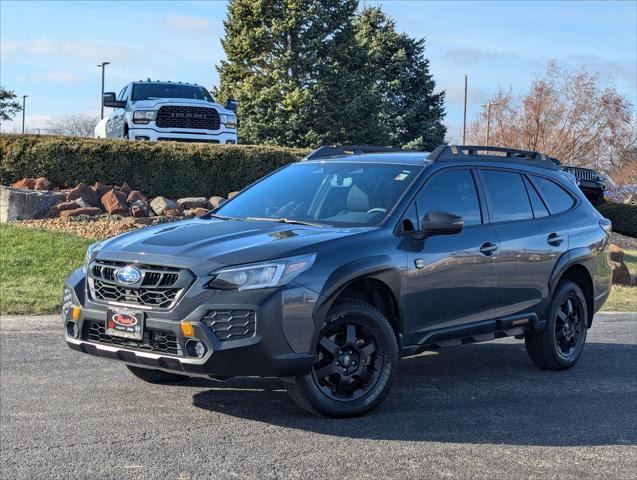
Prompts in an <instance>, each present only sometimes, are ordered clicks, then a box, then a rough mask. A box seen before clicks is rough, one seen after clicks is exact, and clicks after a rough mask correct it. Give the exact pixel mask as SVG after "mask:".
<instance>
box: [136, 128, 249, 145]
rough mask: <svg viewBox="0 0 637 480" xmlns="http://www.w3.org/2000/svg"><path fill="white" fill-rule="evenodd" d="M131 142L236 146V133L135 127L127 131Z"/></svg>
mask: <svg viewBox="0 0 637 480" xmlns="http://www.w3.org/2000/svg"><path fill="white" fill-rule="evenodd" d="M128 137H129V138H130V139H131V140H146V141H151V142H156V141H157V140H172V141H178V142H206V143H220V144H224V145H225V144H236V143H237V132H236V130H234V131H229V130H222V131H219V132H217V131H213V130H194V129H188V128H182V129H179V131H176V130H174V129H166V128H156V127H153V126H148V125H144V126H135V127H134V128H131V129H130V130H129V131H128Z"/></svg>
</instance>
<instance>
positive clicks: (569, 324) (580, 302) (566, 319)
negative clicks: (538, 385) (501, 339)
mask: <svg viewBox="0 0 637 480" xmlns="http://www.w3.org/2000/svg"><path fill="white" fill-rule="evenodd" d="M588 315H589V312H588V308H587V306H586V299H585V298H584V294H583V293H582V289H581V288H580V287H579V286H578V285H577V284H576V283H573V282H571V281H568V280H563V281H561V282H560V283H559V284H558V286H557V288H556V290H555V293H554V294H553V298H552V300H551V304H550V306H549V313H548V318H547V323H546V327H545V329H544V331H543V332H537V333H529V334H527V335H526V337H525V343H526V351H527V353H528V354H529V357H530V358H531V360H532V361H533V363H535V364H536V365H537V366H538V367H540V368H542V369H545V370H564V369H567V368H571V367H572V366H573V365H575V364H576V363H577V360H578V359H579V357H580V356H581V354H582V350H583V349H584V344H585V343H586V333H587V329H588Z"/></svg>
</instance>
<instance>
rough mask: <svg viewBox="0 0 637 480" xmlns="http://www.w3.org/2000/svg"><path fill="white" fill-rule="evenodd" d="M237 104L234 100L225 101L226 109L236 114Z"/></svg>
mask: <svg viewBox="0 0 637 480" xmlns="http://www.w3.org/2000/svg"><path fill="white" fill-rule="evenodd" d="M237 106H238V102H237V101H236V100H235V99H234V98H229V99H228V100H227V101H226V109H227V110H230V111H233V112H234V113H237Z"/></svg>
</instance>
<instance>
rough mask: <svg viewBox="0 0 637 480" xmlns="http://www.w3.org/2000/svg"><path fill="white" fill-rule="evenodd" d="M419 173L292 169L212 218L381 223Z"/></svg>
mask: <svg viewBox="0 0 637 480" xmlns="http://www.w3.org/2000/svg"><path fill="white" fill-rule="evenodd" d="M420 169H421V167H419V166H415V165H414V166H412V165H388V164H359V163H347V164H343V163H320V164H317V163H296V164H293V165H290V166H288V167H286V168H284V169H282V170H279V171H278V172H276V173H274V174H273V175H270V176H269V177H266V178H265V179H263V180H262V181H260V182H258V183H257V184H255V185H254V186H252V187H251V188H249V189H248V190H246V191H245V192H243V193H242V194H241V195H239V196H238V197H236V198H234V199H232V200H231V201H230V202H228V203H227V204H226V205H223V206H222V207H221V208H219V209H218V210H217V212H216V213H218V214H220V215H225V216H228V217H238V218H249V217H252V218H264V219H265V218H267V219H273V220H274V219H286V220H291V221H294V220H295V221H300V222H311V223H320V224H327V225H344V226H370V225H376V224H378V223H380V221H381V220H382V219H383V218H384V217H385V215H386V213H387V211H389V210H390V209H391V208H392V206H393V205H394V203H395V202H396V201H397V200H398V198H399V197H400V195H401V194H402V193H403V192H404V191H405V189H406V188H407V187H408V186H409V184H410V183H411V181H412V180H413V179H414V177H415V176H416V174H417V173H418V172H419V171H420Z"/></svg>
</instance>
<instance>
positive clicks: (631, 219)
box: [597, 203, 637, 237]
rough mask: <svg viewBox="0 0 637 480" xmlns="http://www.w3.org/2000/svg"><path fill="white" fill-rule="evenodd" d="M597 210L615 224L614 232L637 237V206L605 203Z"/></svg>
mask: <svg viewBox="0 0 637 480" xmlns="http://www.w3.org/2000/svg"><path fill="white" fill-rule="evenodd" d="M597 210H599V213H601V214H602V215H604V216H605V217H606V218H608V219H609V220H610V221H611V222H613V231H614V232H617V233H621V234H622V235H628V236H630V237H637V205H630V204H628V203H604V204H602V205H600V206H599V207H597Z"/></svg>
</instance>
